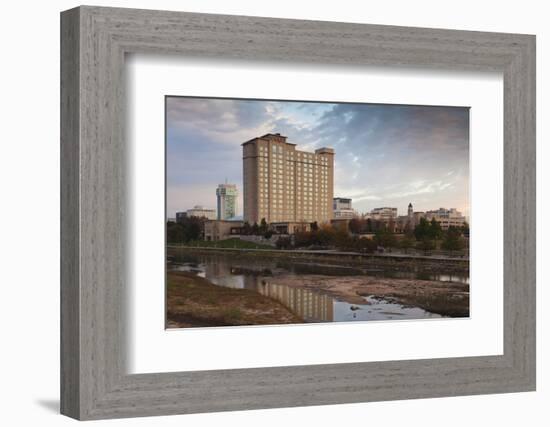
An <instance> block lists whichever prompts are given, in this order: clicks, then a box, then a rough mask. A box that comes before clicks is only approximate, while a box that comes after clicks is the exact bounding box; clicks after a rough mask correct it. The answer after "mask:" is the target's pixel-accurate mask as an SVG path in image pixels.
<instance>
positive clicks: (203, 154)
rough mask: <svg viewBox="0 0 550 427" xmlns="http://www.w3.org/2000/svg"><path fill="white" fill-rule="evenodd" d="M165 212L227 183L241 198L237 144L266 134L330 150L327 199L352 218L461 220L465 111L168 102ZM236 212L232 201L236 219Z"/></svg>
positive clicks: (211, 201) (205, 198) (203, 201)
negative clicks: (386, 214) (349, 205)
mask: <svg viewBox="0 0 550 427" xmlns="http://www.w3.org/2000/svg"><path fill="white" fill-rule="evenodd" d="M166 109H167V111H166V114H167V116H166V119H167V120H166V123H167V129H166V130H167V132H166V135H167V214H168V217H174V216H175V212H176V211H184V210H186V209H189V208H191V207H193V206H194V205H203V206H205V207H210V208H215V206H216V193H215V192H216V187H217V185H218V184H220V183H223V182H225V181H226V180H227V182H228V183H234V184H237V186H238V189H239V192H242V148H241V143H243V142H244V141H247V140H249V139H251V138H254V137H256V136H261V135H263V134H266V133H269V132H272V133H276V132H278V133H280V134H282V135H284V136H287V137H288V142H292V143H295V144H297V147H296V148H297V149H298V150H305V151H313V150H315V149H316V148H320V147H332V148H334V150H335V153H336V154H335V172H334V173H335V175H334V185H335V188H334V195H335V197H351V198H352V199H353V206H354V208H355V209H357V210H358V211H359V212H366V211H369V210H371V209H372V208H375V207H381V206H392V207H397V208H398V212H399V214H400V215H402V214H405V213H406V211H407V205H408V204H409V202H412V204H413V206H414V210H415V211H425V210H429V209H437V208H439V207H446V208H451V207H455V208H458V209H459V210H460V211H462V212H463V213H464V214H465V215H467V216H468V215H469V210H470V209H469V207H470V205H469V188H468V187H469V169H468V167H469V142H468V141H469V136H468V134H469V110H468V108H461V107H425V106H406V105H380V104H331V103H314V102H287V101H285V102H280V101H263V100H262V101H256V100H237V99H233V100H228V99H211V98H185V97H168V98H167V100H166ZM238 214H242V197H240V198H239V212H238Z"/></svg>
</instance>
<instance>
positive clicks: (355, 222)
mask: <svg viewBox="0 0 550 427" xmlns="http://www.w3.org/2000/svg"><path fill="white" fill-rule="evenodd" d="M348 229H349V231H350V233H352V234H359V233H361V231H363V221H361V220H360V219H359V218H352V219H350V220H349V224H348Z"/></svg>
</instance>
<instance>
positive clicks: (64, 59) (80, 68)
mask: <svg viewBox="0 0 550 427" xmlns="http://www.w3.org/2000/svg"><path fill="white" fill-rule="evenodd" d="M127 53H152V54H177V55H183V56H186V57H203V58H226V59H259V60H264V61H291V62H294V63H310V64H311V63H317V64H339V65H346V66H347V65H349V66H356V65H373V64H374V65H385V66H392V67H411V66H412V67H428V68H436V69H448V70H490V71H498V72H502V73H503V78H504V206H503V208H504V307H503V313H504V319H503V320H504V336H503V343H504V354H503V355H498V356H484V357H459V358H444V359H426V360H408V361H385V362H368V363H344V364H330V365H311V366H291V367H271V368H255V369H234V370H219V371H202V372H198V371H193V372H179V373H156V374H134V375H129V374H127V373H126V370H125V356H126V355H125V350H126V345H125V343H126V325H125V285H126V279H125V278H126V273H127V272H126V264H125V253H126V249H127V248H126V240H127V239H126V235H125V233H126V228H125V227H124V215H125V209H126V203H125V200H126V199H125V194H126V188H127V187H126V179H127V175H126V172H125V171H126V164H125V162H126V160H125V159H126V156H125V150H126V147H125V129H124V128H125V126H124V125H125V123H124V122H125V111H124V103H125V84H124V61H125V54H127ZM159 143H162V141H159ZM61 166H62V168H61V412H62V413H63V414H65V415H68V416H70V417H74V418H77V419H81V420H85V419H101V418H116V417H135V416H149V415H167V414H183V413H196V412H214V411H229V410H244V409H258V408H274V407H293V406H304V405H325V404H337V403H349V402H366V401H380V400H391V399H411V398H426V397H437V396H458V395H469V394H483V393H504V392H519V391H530V390H535V37H534V36H532V35H520V34H498V33H485V32H471V31H453V30H441V29H425V28H406V27H392V26H379V25H361V24H347V23H336V22H315V21H303V20H286V19H270V18H257V17H244V16H224V15H210V14H196V13H182V12H165V11H149V10H133V9H116V8H103V7H88V6H83V7H79V8H76V9H71V10H68V11H65V12H62V14H61ZM434 404H435V403H434Z"/></svg>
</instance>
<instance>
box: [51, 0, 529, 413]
mask: <svg viewBox="0 0 550 427" xmlns="http://www.w3.org/2000/svg"><path fill="white" fill-rule="evenodd" d="M61 40H62V46H61V49H62V52H61V53H62V64H61V65H62V67H61V83H62V85H61V87H62V95H61V120H62V138H61V156H62V158H61V160H62V218H61V225H62V266H61V271H62V283H61V297H62V299H61V316H62V318H61V356H62V360H61V407H62V413H63V414H66V415H68V416H71V417H73V418H77V419H101V418H116V417H132V416H149V415H166V414H183V413H195V412H213V411H227V410H242V409H257V408H273V407H284V406H304V405H320V404H335V403H347V402H363V401H377V400H390V399H409V398H422V397H436V396H457V395H466V394H481V393H502V392H514V391H528V390H534V389H535V269H534V265H535V184H534V182H535V181H534V180H535V119H534V117H535V114H534V113H535V38H534V36H530V35H519V34H502V33H499V34H497V33H483V32H466V31H454V30H436V29H423V28H405V27H391V26H373V25H358V24H346V23H334V22H316V21H298V20H281V19H270V18H256V17H242V16H222V15H208V14H195V13H182V12H164V11H145V10H133V9H112V8H102V7H88V6H83V7H79V8H76V9H72V10H69V11H66V12H63V13H62V15H61Z"/></svg>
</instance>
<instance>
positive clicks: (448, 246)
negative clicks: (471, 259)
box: [441, 227, 464, 255]
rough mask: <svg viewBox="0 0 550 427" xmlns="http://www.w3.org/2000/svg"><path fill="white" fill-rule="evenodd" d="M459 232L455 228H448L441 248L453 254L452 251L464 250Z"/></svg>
mask: <svg viewBox="0 0 550 427" xmlns="http://www.w3.org/2000/svg"><path fill="white" fill-rule="evenodd" d="M461 234H462V233H461V230H460V229H458V228H456V227H449V229H448V230H447V233H445V237H444V239H443V242H442V243H441V247H442V248H443V249H445V250H447V251H449V252H450V254H451V255H452V254H453V251H459V250H461V249H463V248H464V241H463V240H462V236H461Z"/></svg>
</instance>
